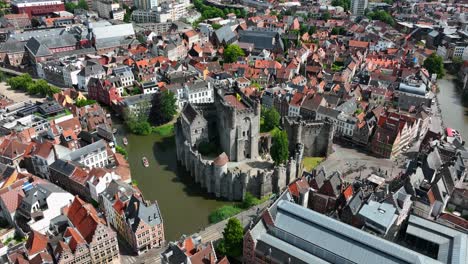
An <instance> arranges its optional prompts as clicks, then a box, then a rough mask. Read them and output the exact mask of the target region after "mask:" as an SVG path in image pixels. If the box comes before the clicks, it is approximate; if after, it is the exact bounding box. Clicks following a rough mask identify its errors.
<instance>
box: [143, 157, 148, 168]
mask: <svg viewBox="0 0 468 264" xmlns="http://www.w3.org/2000/svg"><path fill="white" fill-rule="evenodd" d="M142 160H143V166H145V167H146V168H148V167H149V162H148V159H147V158H146V157H143V159H142Z"/></svg>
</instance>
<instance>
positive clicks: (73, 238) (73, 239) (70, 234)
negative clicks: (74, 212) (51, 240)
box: [63, 227, 86, 252]
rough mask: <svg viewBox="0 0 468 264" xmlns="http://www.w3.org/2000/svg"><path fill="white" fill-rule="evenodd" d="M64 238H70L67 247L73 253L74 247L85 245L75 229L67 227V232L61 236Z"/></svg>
mask: <svg viewBox="0 0 468 264" xmlns="http://www.w3.org/2000/svg"><path fill="white" fill-rule="evenodd" d="M63 237H64V238H70V240H69V242H68V245H69V247H70V249H71V250H73V252H74V251H75V250H76V247H77V246H78V245H80V244H84V243H86V241H85V240H84V239H83V237H82V236H81V235H80V233H78V231H76V229H75V228H72V227H68V228H67V230H65V233H64V234H63Z"/></svg>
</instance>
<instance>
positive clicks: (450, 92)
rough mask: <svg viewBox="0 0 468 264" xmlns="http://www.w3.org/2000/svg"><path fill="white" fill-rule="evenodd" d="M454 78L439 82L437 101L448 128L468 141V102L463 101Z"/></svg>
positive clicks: (449, 77) (450, 77)
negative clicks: (457, 132) (458, 132)
mask: <svg viewBox="0 0 468 264" xmlns="http://www.w3.org/2000/svg"><path fill="white" fill-rule="evenodd" d="M452 78H454V77H453V76H450V75H449V76H447V77H446V79H440V80H438V81H437V84H438V85H439V90H440V91H439V93H438V94H437V99H438V101H439V105H440V109H441V111H442V119H443V122H444V125H445V126H446V127H451V128H454V129H456V130H458V131H460V133H461V134H462V136H463V139H464V140H468V101H467V100H463V98H462V93H461V91H459V90H458V89H457V88H456V86H455V83H454V82H453V81H452Z"/></svg>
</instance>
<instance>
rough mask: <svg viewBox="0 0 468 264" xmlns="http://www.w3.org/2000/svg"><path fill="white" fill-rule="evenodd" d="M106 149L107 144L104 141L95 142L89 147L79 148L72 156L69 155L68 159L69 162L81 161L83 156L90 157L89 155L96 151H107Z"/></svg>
mask: <svg viewBox="0 0 468 264" xmlns="http://www.w3.org/2000/svg"><path fill="white" fill-rule="evenodd" d="M105 148H106V143H105V141H104V140H102V139H101V140H99V141H97V142H94V143H92V144H89V145H86V146H84V147H82V148H79V149H77V150H75V151H73V152H71V153H70V154H68V157H67V158H68V159H69V160H72V161H78V160H80V159H81V157H82V156H86V155H88V154H89V153H92V152H94V151H98V150H101V149H105Z"/></svg>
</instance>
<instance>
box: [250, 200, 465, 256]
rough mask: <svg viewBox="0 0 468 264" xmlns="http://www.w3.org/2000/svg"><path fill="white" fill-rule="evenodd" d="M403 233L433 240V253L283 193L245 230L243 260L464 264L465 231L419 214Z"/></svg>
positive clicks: (412, 217)
mask: <svg viewBox="0 0 468 264" xmlns="http://www.w3.org/2000/svg"><path fill="white" fill-rule="evenodd" d="M426 222H428V223H426ZM417 229H424V230H417ZM420 231H421V232H420ZM407 232H408V233H409V234H411V235H413V236H416V237H418V238H419V239H423V240H424V239H427V240H428V241H430V242H431V243H433V244H437V245H438V246H435V247H434V248H438V252H437V254H433V255H432V257H433V258H431V257H429V256H427V255H424V254H421V253H419V252H422V251H419V252H417V251H414V250H411V249H409V248H406V247H403V246H401V245H398V244H396V243H392V242H390V241H387V240H385V239H382V238H380V237H377V236H374V235H371V234H369V233H366V232H364V231H362V230H360V229H357V228H355V227H352V226H350V225H347V224H345V223H342V222H339V221H337V220H335V219H332V218H330V217H327V216H325V215H323V214H320V213H317V212H315V211H312V210H310V209H307V208H305V207H301V206H299V205H297V204H295V203H294V202H292V198H291V196H290V195H289V193H285V194H284V195H283V196H282V197H281V198H280V199H279V200H278V201H277V202H275V203H274V204H273V205H272V206H271V207H270V208H269V209H268V210H267V211H266V212H265V213H264V214H263V217H262V220H261V221H259V222H258V223H257V224H256V225H255V226H253V227H252V228H251V229H250V230H248V231H247V233H246V234H245V236H244V253H243V256H244V263H360V264H366V263H369V264H375V263H380V264H387V263H388V264H393V263H399V264H401V263H452V264H466V263H467V262H466V261H467V259H468V255H467V252H468V238H467V234H465V233H462V232H460V231H458V230H455V229H451V228H449V227H445V226H443V225H441V224H438V223H435V222H432V221H429V220H425V219H422V218H420V217H417V216H411V217H410V220H409V226H408V231H407ZM433 234H434V235H433ZM439 238H440V239H439Z"/></svg>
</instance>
